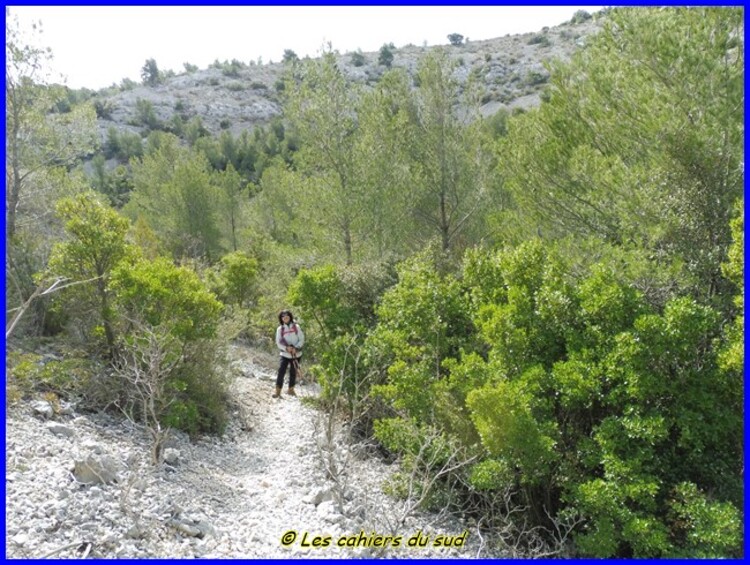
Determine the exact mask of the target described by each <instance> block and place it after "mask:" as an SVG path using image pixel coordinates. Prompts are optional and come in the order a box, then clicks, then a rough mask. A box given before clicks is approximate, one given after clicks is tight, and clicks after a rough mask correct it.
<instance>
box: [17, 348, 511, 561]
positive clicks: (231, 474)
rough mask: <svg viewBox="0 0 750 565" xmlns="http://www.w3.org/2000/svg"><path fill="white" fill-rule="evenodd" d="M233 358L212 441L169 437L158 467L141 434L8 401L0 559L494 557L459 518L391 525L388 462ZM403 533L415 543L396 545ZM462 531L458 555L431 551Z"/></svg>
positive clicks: (264, 361)
mask: <svg viewBox="0 0 750 565" xmlns="http://www.w3.org/2000/svg"><path fill="white" fill-rule="evenodd" d="M234 359H235V361H234V374H235V377H234V380H233V383H232V394H233V397H234V398H235V399H236V403H237V404H236V410H235V411H234V413H233V415H232V418H231V421H230V423H229V425H228V429H227V432H226V433H225V435H224V436H223V437H221V438H217V437H204V438H201V439H198V440H196V441H192V442H191V441H190V439H189V438H188V437H186V436H185V435H184V434H180V433H176V434H174V435H173V437H172V439H171V440H170V443H169V446H168V448H167V449H166V450H165V453H164V459H165V461H164V463H163V464H162V465H160V466H158V467H155V466H153V465H152V464H151V462H150V456H149V449H148V438H147V434H146V433H145V431H144V430H143V429H141V428H140V427H138V426H136V425H134V424H132V423H131V422H129V421H128V420H125V419H122V418H116V417H114V416H112V415H108V414H79V413H77V412H76V411H75V408H74V407H70V406H62V407H57V408H56V409H53V407H52V406H51V405H49V404H48V403H47V402H45V401H36V402H35V403H31V404H24V405H19V406H15V407H11V408H10V409H9V410H8V412H7V417H6V557H8V558H43V557H55V558H76V557H77V558H81V557H93V558H126V557H128V558H144V557H146V558H187V557H200V558H355V557H381V556H383V557H389V558H410V557H456V558H466V557H477V556H480V555H482V556H490V557H492V556H493V555H489V554H488V551H487V548H486V547H485V544H484V541H483V539H482V537H481V536H479V535H473V534H474V532H473V531H471V528H470V527H469V526H468V525H467V524H464V523H462V522H461V521H457V520H455V519H450V518H446V517H444V516H439V515H434V514H416V515H414V514H412V515H411V516H409V517H408V518H406V519H405V520H403V521H401V518H402V517H403V516H404V514H405V513H406V512H405V506H404V504H403V503H401V502H397V501H394V500H393V499H392V498H389V497H388V496H387V495H385V494H384V493H383V485H384V483H385V482H386V479H387V478H388V477H389V476H390V475H391V474H392V473H393V472H394V471H395V470H396V467H397V466H396V465H388V464H387V463H385V462H383V461H382V460H381V459H379V458H376V457H374V456H373V455H372V453H371V450H369V449H368V448H367V446H366V445H357V446H355V445H351V444H349V443H347V442H346V441H344V440H343V431H344V429H343V428H342V427H341V426H338V425H337V426H336V428H335V429H336V430H337V432H336V433H335V434H334V435H333V438H332V441H327V439H326V438H328V437H330V434H328V435H327V434H326V433H325V422H323V420H321V415H320V413H319V412H317V411H316V410H314V409H313V408H311V407H310V406H309V405H308V404H307V403H305V402H304V401H303V400H302V399H303V398H304V397H305V396H309V395H315V394H317V392H318V390H317V386H316V385H315V384H312V383H311V384H303V385H301V386H299V387H298V391H299V393H300V396H299V397H298V398H292V397H289V396H287V395H283V396H284V398H282V399H280V400H272V399H271V398H270V393H271V391H272V389H273V380H274V371H273V364H274V362H275V359H274V357H273V356H271V355H269V354H266V353H262V352H257V351H250V350H247V349H245V348H242V347H235V348H234ZM331 462H333V465H334V466H337V467H338V472H337V473H331V472H330V469H331ZM333 478H335V479H336V480H333ZM464 533H465V535H464ZM414 535H421V536H422V540H423V542H425V545H424V546H423V547H416V548H411V547H409V546H408V541H409V539H410V538H411V537H412V536H414ZM462 535H463V536H464V537H463V540H464V543H463V545H462V547H452V548H445V547H433V546H432V544H433V543H434V542H435V540H437V539H438V536H449V537H452V538H454V539H461V538H460V537H459V536H462ZM284 536H286V538H284ZM379 536H380V537H379ZM387 536H391V539H390V540H389V539H388V537H387ZM398 536H400V543H399V546H398V547H392V545H393V544H394V543H395V542H394V541H393V537H398ZM289 538H294V540H293V541H291V542H290V543H289V544H288V545H287V546H285V545H284V544H283V542H282V539H289ZM316 538H317V539H316ZM326 540H328V541H326ZM339 543H341V544H342V545H341V546H339V545H338V544H339ZM316 544H317V546H316ZM383 546H385V547H383ZM494 557H501V556H500V555H495V556H494Z"/></svg>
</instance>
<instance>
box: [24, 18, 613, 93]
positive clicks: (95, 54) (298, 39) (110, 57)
mask: <svg viewBox="0 0 750 565" xmlns="http://www.w3.org/2000/svg"><path fill="white" fill-rule="evenodd" d="M579 9H585V10H586V11H588V12H590V13H593V12H595V11H597V10H599V9H601V6H429V7H424V6H421V7H414V6H367V7H365V6H221V7H219V6H213V7H205V6H167V7H165V6H17V7H13V6H11V7H10V13H11V15H14V14H15V15H18V17H19V20H20V22H21V26H22V28H23V29H30V26H31V22H33V21H41V22H42V29H43V33H42V34H41V36H40V44H41V45H42V46H45V47H50V48H51V49H52V52H53V55H54V59H53V62H52V67H53V70H54V71H55V72H56V73H57V74H58V75H62V76H63V80H64V81H65V83H66V84H67V85H68V86H70V87H71V88H81V87H87V88H92V89H98V88H102V87H105V86H109V85H111V84H113V83H116V84H119V83H120V82H121V81H122V79H123V78H130V79H132V80H135V81H140V71H141V68H142V67H143V64H144V62H145V61H146V59H150V58H154V59H155V60H156V62H157V64H158V66H159V68H160V69H162V70H167V69H172V70H174V71H176V72H178V73H180V72H182V71H183V70H184V66H183V64H184V63H186V62H187V63H191V64H193V65H197V66H198V67H199V68H202V69H203V68H206V67H208V65H209V64H210V63H212V62H213V61H215V60H217V59H218V60H219V61H224V60H232V59H237V60H239V61H242V62H244V63H248V62H250V61H257V60H258V58H261V59H262V61H263V62H264V63H267V62H269V61H271V60H272V61H277V62H278V61H280V60H281V58H282V55H283V53H284V50H285V49H292V50H293V51H294V52H295V53H297V55H299V56H300V57H304V56H306V55H309V56H312V57H314V56H317V55H318V54H319V53H320V50H321V47H322V46H323V45H324V44H326V43H328V42H330V43H331V44H332V45H333V48H334V49H336V50H338V51H340V52H341V53H345V52H348V51H354V50H356V49H362V51H364V52H368V51H377V50H378V49H379V48H380V46H381V45H383V43H391V42H392V43H393V44H394V45H395V46H396V47H402V46H404V45H407V44H414V45H420V46H421V45H424V44H425V43H426V44H427V45H438V44H446V43H448V40H447V35H448V34H450V33H460V34H462V35H463V36H465V37H468V38H469V39H470V40H472V39H473V40H480V39H492V38H495V37H502V36H504V35H506V34H509V33H510V34H516V33H528V32H534V31H539V30H541V28H543V27H544V26H555V25H559V24H561V23H563V22H565V21H567V20H569V19H570V18H571V17H572V16H573V14H574V13H575V12H576V11H577V10H579Z"/></svg>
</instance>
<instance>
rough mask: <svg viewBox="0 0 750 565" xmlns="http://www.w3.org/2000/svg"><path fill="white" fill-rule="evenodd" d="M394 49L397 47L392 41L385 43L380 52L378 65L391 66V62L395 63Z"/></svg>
mask: <svg viewBox="0 0 750 565" xmlns="http://www.w3.org/2000/svg"><path fill="white" fill-rule="evenodd" d="M393 49H395V47H394V46H393V44H392V43H391V44H390V45H389V44H384V45H383V46H382V47H381V48H380V51H379V53H378V65H383V66H384V67H387V68H389V69H390V68H391V63H393Z"/></svg>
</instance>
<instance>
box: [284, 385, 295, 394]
mask: <svg viewBox="0 0 750 565" xmlns="http://www.w3.org/2000/svg"><path fill="white" fill-rule="evenodd" d="M286 393H287V394H288V395H289V396H297V393H296V392H294V387H293V386H290V387H289V390H287V391H286Z"/></svg>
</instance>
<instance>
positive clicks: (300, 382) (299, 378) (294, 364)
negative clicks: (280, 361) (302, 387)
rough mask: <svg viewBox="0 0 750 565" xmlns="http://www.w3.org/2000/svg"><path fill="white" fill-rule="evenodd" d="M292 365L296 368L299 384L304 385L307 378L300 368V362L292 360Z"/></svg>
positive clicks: (295, 359)
mask: <svg viewBox="0 0 750 565" xmlns="http://www.w3.org/2000/svg"><path fill="white" fill-rule="evenodd" d="M292 365H293V366H294V372H295V373H297V379H298V380H299V384H303V382H302V381H303V380H304V378H305V376H304V375H303V374H302V369H300V366H299V360H298V359H297V358H296V357H295V358H294V359H292Z"/></svg>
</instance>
